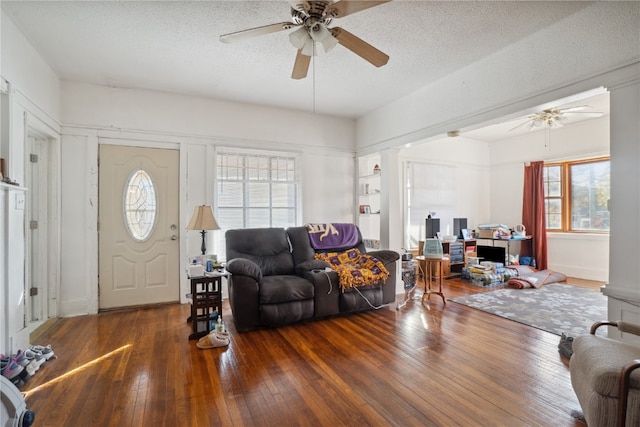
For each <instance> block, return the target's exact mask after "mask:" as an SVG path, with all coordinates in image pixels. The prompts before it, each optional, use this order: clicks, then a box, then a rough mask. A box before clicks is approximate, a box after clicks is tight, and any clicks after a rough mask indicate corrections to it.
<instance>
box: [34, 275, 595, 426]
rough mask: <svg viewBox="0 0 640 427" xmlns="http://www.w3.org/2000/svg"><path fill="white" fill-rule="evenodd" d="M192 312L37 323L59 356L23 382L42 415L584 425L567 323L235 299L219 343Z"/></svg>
mask: <svg viewBox="0 0 640 427" xmlns="http://www.w3.org/2000/svg"><path fill="white" fill-rule="evenodd" d="M570 283H574V284H578V285H582V286H589V287H594V288H596V287H598V286H599V285H600V284H599V283H596V282H587V281H575V280H574V281H571V282H570ZM444 289H445V293H446V295H447V296H448V297H454V296H458V295H465V294H469V293H474V292H483V291H486V289H481V288H476V287H473V286H470V285H468V284H466V283H465V282H463V281H460V280H457V279H452V280H447V281H446V282H445V287H444ZM420 294H421V291H418V292H417V293H416V296H419V295H420ZM399 300H401V298H400V297H399ZM188 315H189V306H188V305H168V306H161V307H155V308H142V309H137V310H128V311H114V312H107V313H101V314H98V315H92V316H83V317H75V318H65V319H56V320H54V321H51V322H49V323H48V324H47V327H46V328H41V330H39V331H36V333H35V334H34V335H33V336H32V342H33V343H38V344H43V345H44V344H51V345H52V346H53V349H54V351H55V353H56V355H57V356H58V358H57V359H52V360H50V361H48V362H46V363H45V364H44V365H43V366H42V367H41V369H40V370H39V371H38V372H37V373H36V374H35V375H34V377H33V378H32V379H31V380H30V381H29V382H28V383H27V385H26V387H25V388H24V389H23V392H25V395H26V401H27V405H28V407H29V409H31V410H33V411H35V413H36V423H35V425H36V426H142V425H149V426H154V427H156V426H218V425H225V426H230V425H238V426H242V425H246V426H276V425H277V426H321V425H322V426H324V425H330V426H337V425H340V426H342V425H348V426H365V425H370V426H386V425H396V426H455V425H460V426H554V427H574V426H584V424H583V423H582V422H580V421H579V420H577V419H576V418H575V412H576V411H578V412H579V410H580V406H579V404H578V402H577V399H576V397H575V394H574V392H573V389H572V388H571V383H570V380H569V370H568V366H567V362H566V361H565V360H563V359H562V358H561V357H560V355H559V353H558V349H557V345H558V342H559V337H558V336H556V335H553V334H550V333H547V332H543V331H540V330H538V329H534V328H531V327H528V326H525V325H521V324H519V323H516V322H513V321H510V320H506V319H502V318H500V317H496V316H493V315H490V314H486V313H483V312H481V311H478V310H474V309H471V308H468V307H466V306H462V305H459V304H456V303H453V302H449V303H447V304H446V306H444V305H443V304H442V300H441V299H440V298H439V297H437V296H435V295H434V296H432V297H431V301H430V302H425V305H424V306H423V305H421V304H420V301H419V299H418V300H415V301H413V302H410V303H409V304H408V305H407V306H406V307H405V308H403V309H402V310H399V311H397V310H396V309H395V305H394V306H392V307H388V308H383V309H380V310H377V311H369V312H366V313H362V314H356V315H350V316H345V317H339V318H332V319H326V320H321V321H314V322H308V323H304V324H298V325H294V326H286V327H282V328H279V329H264V330H256V331H253V332H246V333H237V332H236V331H235V329H234V328H233V325H232V322H231V313H230V311H229V309H228V308H227V309H226V310H224V318H225V320H226V321H227V327H228V328H229V330H230V332H231V344H230V345H229V347H227V348H220V349H210V350H200V349H198V348H197V347H196V345H195V344H196V343H195V341H189V340H188V339H187V337H188V335H189V333H190V325H189V324H187V322H186V318H187V316H188Z"/></svg>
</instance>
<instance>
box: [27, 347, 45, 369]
mask: <svg viewBox="0 0 640 427" xmlns="http://www.w3.org/2000/svg"><path fill="white" fill-rule="evenodd" d="M24 355H25V357H26V358H27V360H28V361H29V364H30V365H32V366H35V368H36V371H37V370H38V369H40V366H41V365H42V364H43V363H44V362H46V361H47V359H45V358H44V356H43V355H42V353H40V352H39V351H33V350H31V349H28V350H27V351H25V352H24Z"/></svg>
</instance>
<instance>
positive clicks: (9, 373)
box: [0, 358, 31, 387]
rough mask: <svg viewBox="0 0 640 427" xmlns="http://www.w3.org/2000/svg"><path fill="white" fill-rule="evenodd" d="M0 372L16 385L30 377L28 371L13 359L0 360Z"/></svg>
mask: <svg viewBox="0 0 640 427" xmlns="http://www.w3.org/2000/svg"><path fill="white" fill-rule="evenodd" d="M0 372H2V375H3V376H4V377H6V378H7V379H8V380H9V381H11V382H12V383H13V384H15V385H16V386H17V387H21V386H23V385H24V383H25V382H27V381H28V380H29V378H31V376H30V375H29V373H28V372H27V371H26V370H25V369H24V368H23V367H22V366H20V365H18V363H16V361H15V360H13V359H6V358H5V359H2V360H0Z"/></svg>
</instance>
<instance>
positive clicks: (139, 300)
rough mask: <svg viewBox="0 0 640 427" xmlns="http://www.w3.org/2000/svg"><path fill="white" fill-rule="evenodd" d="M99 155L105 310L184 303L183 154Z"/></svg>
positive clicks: (131, 150)
mask: <svg viewBox="0 0 640 427" xmlns="http://www.w3.org/2000/svg"><path fill="white" fill-rule="evenodd" d="M99 155H100V168H99V170H100V172H99V184H98V185H99V199H98V201H99V209H98V215H99V251H100V256H99V258H100V259H99V279H98V280H99V292H100V309H109V308H118V307H129V306H137V305H145V304H156V303H164V302H174V301H179V299H180V295H179V292H180V291H179V259H178V257H179V243H178V242H179V238H178V237H179V236H178V233H179V227H178V220H179V217H178V215H179V209H178V207H179V199H178V186H179V183H178V179H179V177H178V169H179V153H178V151H177V150H168V149H156V148H139V147H128V146H120V145H104V144H103V145H100V154H99Z"/></svg>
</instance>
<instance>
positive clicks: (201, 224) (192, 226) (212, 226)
mask: <svg viewBox="0 0 640 427" xmlns="http://www.w3.org/2000/svg"><path fill="white" fill-rule="evenodd" d="M187 230H200V234H201V235H202V245H201V246H200V250H201V251H202V255H204V254H205V253H207V246H206V243H205V238H204V237H205V235H206V234H207V232H206V231H205V230H220V226H219V225H218V223H217V222H216V219H215V218H214V217H213V211H212V210H211V206H206V205H202V206H196V207H195V209H194V210H193V216H192V217H191V221H189V224H187Z"/></svg>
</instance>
